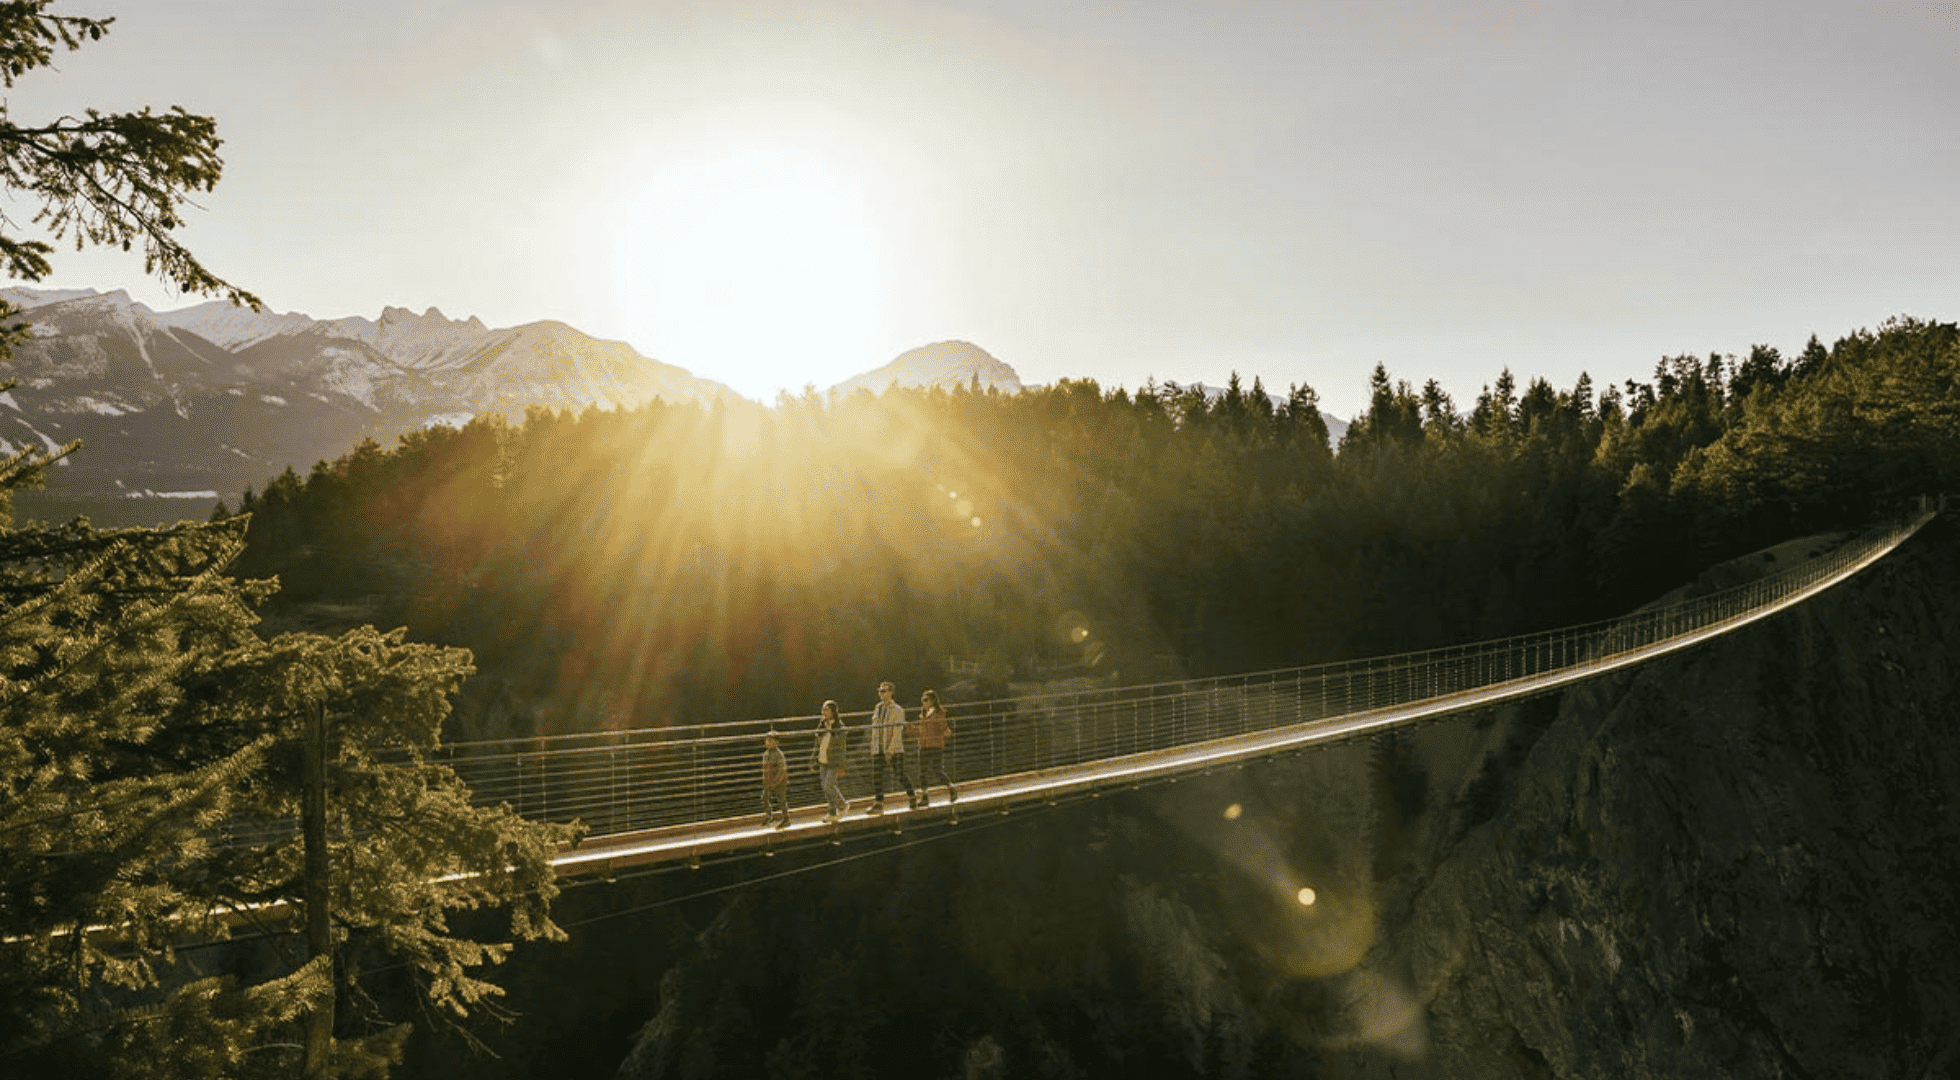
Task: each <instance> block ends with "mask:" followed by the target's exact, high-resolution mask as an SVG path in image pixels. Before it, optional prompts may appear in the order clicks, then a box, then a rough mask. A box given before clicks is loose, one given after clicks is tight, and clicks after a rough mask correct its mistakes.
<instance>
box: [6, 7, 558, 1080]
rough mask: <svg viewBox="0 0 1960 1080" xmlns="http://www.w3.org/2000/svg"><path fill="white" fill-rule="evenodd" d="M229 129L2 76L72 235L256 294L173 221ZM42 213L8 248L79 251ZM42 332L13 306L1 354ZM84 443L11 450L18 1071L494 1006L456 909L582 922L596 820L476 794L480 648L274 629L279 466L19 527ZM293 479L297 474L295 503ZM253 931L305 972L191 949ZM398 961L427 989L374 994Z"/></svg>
mask: <svg viewBox="0 0 1960 1080" xmlns="http://www.w3.org/2000/svg"><path fill="white" fill-rule="evenodd" d="M48 6H49V0H17V2H5V3H0V82H4V83H5V85H7V86H12V85H13V81H14V79H16V78H18V77H20V76H21V75H23V74H25V73H27V72H29V71H32V70H35V69H37V68H42V67H47V66H49V65H50V63H51V60H52V58H53V55H54V53H55V51H56V50H57V49H58V48H67V49H75V48H79V47H81V46H82V45H84V44H86V43H87V42H90V41H94V40H97V39H99V38H101V37H102V35H103V34H104V33H105V32H106V31H107V29H108V27H109V24H110V20H107V19H91V18H79V17H72V16H63V15H55V14H50V13H49V12H48V11H47V8H48ZM219 145H220V142H219V139H218V138H217V134H216V126H215V124H214V123H213V122H212V121H211V120H210V119H209V118H207V117H202V116H196V115H193V114H190V113H187V112H185V111H184V110H182V109H172V110H170V111H169V112H167V113H164V114H161V115H159V114H154V113H152V112H150V111H149V110H147V109H145V110H143V111H141V112H138V113H127V114H103V113H99V112H97V111H95V110H85V112H84V115H83V117H82V118H80V119H77V118H74V117H63V118H61V119H58V120H55V121H51V122H48V123H44V124H36V125H28V126H23V125H20V124H16V123H15V122H14V121H13V119H12V117H11V116H9V115H8V114H7V111H6V106H5V103H4V102H0V188H4V189H5V191H6V192H7V193H8V194H9V195H12V196H14V197H15V199H16V200H17V203H16V204H17V205H18V204H19V203H25V204H28V205H33V206H37V207H38V212H37V213H36V214H35V215H34V217H33V219H32V221H33V223H34V224H36V225H38V226H40V227H41V228H42V229H43V230H44V231H45V232H46V233H47V234H48V235H49V236H51V237H52V238H53V239H55V240H57V241H63V240H66V241H72V242H74V243H76V244H113V245H116V246H120V247H123V248H125V249H127V248H129V247H132V246H139V247H140V248H141V249H142V251H143V255H144V261H145V268H146V270H147V271H148V272H151V273H154V274H157V275H158V276H160V277H162V278H164V279H165V280H168V281H170V282H171V283H173V284H175V285H177V286H178V287H180V288H183V289H186V290H189V291H194V292H205V293H218V294H222V295H225V296H227V297H228V298H230V299H231V300H232V301H233V302H236V303H245V304H251V305H253V306H256V305H257V300H256V298H255V297H253V296H252V295H251V294H250V293H248V292H246V291H244V290H243V289H240V288H238V287H236V286H234V285H231V284H230V283H228V282H226V281H224V280H222V279H220V278H218V277H217V276H216V275H214V274H212V273H211V272H210V271H208V270H207V269H205V267H204V266H203V265H202V264H201V263H200V262H198V260H197V259H196V258H195V257H193V256H192V255H191V253H190V252H189V250H188V249H186V248H185V247H183V245H182V244H181V243H179V242H178V241H177V240H176V239H175V238H174V237H173V236H172V232H173V230H175V229H177V228H178V227H180V226H181V225H182V224H183V219H182V217H181V211H182V207H183V206H184V205H186V198H187V196H189V195H191V194H193V193H195V192H199V191H209V190H211V188H212V187H213V185H215V184H216V182H217V180H218V176H219V173H220V171H221V167H222V162H221V161H220V159H219V157H218V155H217V150H218V147H219ZM14 224H15V223H14V221H13V220H12V219H11V218H9V217H7V216H6V214H5V213H4V211H0V230H5V231H0V265H4V266H5V268H6V269H7V270H8V271H9V272H10V273H11V274H13V275H14V276H16V277H19V278H23V279H26V280H30V281H33V280H38V279H40V278H41V277H43V276H45V275H46V274H47V273H48V272H49V270H50V269H51V268H50V266H49V263H48V259H47V256H48V255H49V254H50V253H52V251H53V250H54V248H53V246H52V245H51V244H49V243H48V242H46V241H45V240H39V239H28V238H20V237H16V236H13V235H8V233H9V232H11V230H12V227H13V226H14ZM12 314H14V311H13V310H12V309H11V308H7V307H6V306H5V305H0V319H6V318H7V317H8V316H10V315H12ZM24 337H25V327H24V326H23V325H21V324H19V323H14V324H11V325H0V361H4V360H5V359H6V358H7V357H8V356H9V355H11V350H12V347H13V346H14V345H15V344H17V343H19V342H20V341H21V340H23V339H24ZM8 388H9V387H8V386H0V391H4V390H6V389H8ZM79 448H80V444H79V443H71V444H70V445H68V446H65V447H61V448H59V449H57V450H53V451H45V450H42V449H41V448H38V447H30V448H28V449H26V450H23V451H20V452H19V453H16V454H14V455H12V456H11V457H9V458H7V459H6V460H4V461H0V1073H4V1074H6V1075H9V1076H53V1075H74V1076H90V1077H97V1076H111V1077H113V1076H130V1077H135V1076H142V1077H224V1076H258V1075H265V1076H287V1075H293V1074H294V1073H296V1072H297V1071H298V1066H299V1065H300V1064H301V1058H300V1055H299V1053H298V1045H299V1044H298V1040H299V1036H300V1031H301V1029H302V1025H303V1024H305V1023H306V1022H307V1021H308V1020H309V1019H310V1018H318V1017H321V1016H330V1015H335V1014H334V1013H332V1012H329V1011H328V1010H329V1007H330V1005H331V1004H332V1003H334V1002H336V1001H337V1000H338V1001H342V1002H345V1003H347V1005H349V1006H358V1007H357V1008H348V1009H343V1010H341V1011H339V1012H338V1014H337V1015H338V1018H339V1022H338V1024H337V1025H336V1027H335V1028H334V1029H333V1030H332V1031H327V1032H325V1033H326V1034H329V1035H335V1036H337V1037H336V1038H333V1039H331V1041H330V1042H326V1043H323V1044H322V1045H323V1047H324V1048H325V1049H326V1050H327V1051H328V1053H327V1054H326V1055H324V1058H323V1060H320V1061H316V1062H312V1063H310V1064H311V1071H313V1072H315V1073H319V1074H326V1073H332V1074H334V1075H342V1076H357V1075H379V1074H381V1073H384V1072H385V1071H386V1068H387V1065H388V1063H389V1062H390V1061H391V1060H392V1059H394V1058H397V1057H398V1056H399V1052H400V1046H401V1042H402V1040H403V1038H404V1037H405V1036H406V1033H407V1030H408V1029H407V1026H406V1025H405V1024H401V1023H399V1022H397V1021H398V1018H397V1017H392V1016H388V1015H384V1014H383V1012H382V1011H381V1009H380V1007H379V1006H378V1005H376V1004H375V1002H376V1001H378V1000H382V999H384V998H385V999H388V1000H399V999H401V998H403V997H414V998H419V999H420V1001H421V1002H422V1003H423V1005H424V1007H425V1009H426V1010H427V1011H429V1012H431V1013H434V1014H437V1015H445V1016H449V1017H452V1018H458V1019H460V1018H464V1017H470V1016H474V1015H480V1014H482V1013H484V1012H486V1011H492V1010H493V1009H494V1004H495V1000H494V999H495V998H496V996H497V993H498V990H497V987H496V986H495V985H493V984H491V983H489V982H487V981H485V980H484V979H482V978H481V976H480V974H479V972H480V969H481V968H482V967H484V966H485V965H487V964H493V963H495V962H496V961H498V960H499V959H501V958H502V956H503V955H504V953H505V952H506V950H507V949H508V946H507V945H504V944H498V943H484V942H479V941H474V940H471V939H469V938H467V937H465V936H463V935H461V934H458V933H455V932H453V931H452V930H450V929H449V925H448V919H449V916H450V915H451V913H453V912H455V911H458V910H461V909H468V908H475V907H479V906H484V905H504V906H508V907H509V908H510V911H511V918H510V931H511V933H512V934H513V935H514V936H516V937H520V938H537V937H556V936H559V933H560V932H559V931H558V929H557V928H556V927H555V926H553V925H552V923H551V921H550V917H549V914H548V907H547V905H548V904H549V901H550V899H551V897H552V896H553V895H554V894H555V891H556V889H555V886H554V884H553V871H552V868H551V862H550V859H551V856H552V854H553V852H554V848H555V845H556V844H557V843H558V842H560V841H562V840H564V839H566V838H568V836H569V835H570V832H569V831H568V830H566V829H563V828H559V827H554V826H545V825H538V824H534V823H530V822H525V821H522V820H520V819H518V818H517V817H515V815H513V814H512V813H511V812H510V811H509V810H508V808H499V809H494V810H490V809H479V808H475V807H472V806H471V805H470V803H469V793H468V791H467V790H466V789H465V787H464V786H463V785H462V783H461V782H460V781H459V780H458V779H457V777H456V776H455V774H454V773H453V772H452V771H450V770H449V769H448V768H447V767H445V766H442V765H440V764H438V763H436V762H434V761H433V760H431V756H432V754H433V753H434V752H435V751H436V750H437V749H438V747H439V745H440V743H439V739H440V731H441V725H442V720H443V718H444V716H445V715H447V713H448V711H449V707H450V704H449V702H450V697H451V695H452V694H453V693H454V692H455V691H456V689H457V687H458V685H459V683H460V681H461V680H462V678H463V677H464V676H465V675H466V674H468V673H469V672H470V671H471V670H472V669H471V657H470V655H469V653H468V652H467V651H466V650H463V649H456V648H445V647H440V646H434V645H424V644H412V643H409V642H408V641H407V640H406V639H405V635H404V633H403V632H401V631H396V632H394V633H386V634H384V633H380V632H377V631H376V630H374V629H373V628H372V627H361V628H359V629H356V630H350V631H348V632H347V633H344V634H342V635H340V636H339V637H332V638H330V637H323V636H319V635H313V634H288V635H283V636H281V637H278V638H275V639H273V640H271V641H266V640H264V639H262V638H261V637H260V636H259V635H258V634H257V633H256V631H255V630H254V624H255V623H256V622H257V615H256V614H255V613H254V611H255V608H256V607H257V606H258V605H259V604H260V603H262V602H263V601H264V600H265V599H266V598H267V597H268V596H269V595H271V593H272V592H273V591H274V590H275V589H276V584H275V583H274V582H272V581H269V580H240V579H238V578H234V577H233V576H231V575H230V574H229V573H228V571H229V569H230V568H231V566H232V564H233V562H234V560H236V559H237V557H238V555H239V553H240V552H241V551H242V550H243V548H244V545H245V535H246V529H247V527H248V524H249V522H250V520H251V518H250V514H249V511H251V510H253V509H254V508H255V506H254V499H253V497H252V496H251V494H250V493H249V492H248V493H247V494H246V497H245V499H244V500H243V501H242V504H241V510H242V511H246V512H245V513H241V514H239V515H237V516H234V517H228V518H224V519H222V520H214V521H212V522H208V523H206V524H202V525H180V526H177V527H174V528H169V529H156V530H149V529H132V530H114V531H103V530H97V529H94V528H92V527H90V526H89V525H88V523H87V522H86V521H84V520H77V521H74V522H71V523H69V524H66V525H60V526H44V525H40V524H33V525H29V526H27V527H24V528H20V529H15V528H13V527H12V522H11V517H10V516H9V514H8V513H7V511H8V509H9V505H10V501H11V500H10V495H11V492H12V491H14V490H16V489H19V488H23V487H30V486H35V485H38V484H39V483H40V482H42V481H43V480H44V479H45V476H46V473H47V468H48V466H49V465H50V464H52V463H54V462H55V461H56V460H58V459H59V458H61V457H62V456H65V455H66V454H69V453H72V452H74V451H76V450H77V449H79ZM290 486H291V487H292V488H294V489H295V490H294V491H287V490H285V489H283V488H278V487H277V485H275V489H276V490H269V491H268V493H267V494H268V496H269V498H268V500H267V501H268V502H269V503H282V502H290V501H292V496H294V495H296V494H297V488H298V484H297V480H296V478H295V481H294V483H293V484H292V485H290ZM272 496H277V498H271V497H272ZM308 714H314V715H323V716H324V718H325V725H324V726H325V727H326V729H327V730H328V732H329V736H328V739H327V746H326V751H327V752H326V765H325V771H326V774H327V785H326V787H327V790H328V791H330V793H331V794H330V797H329V798H328V799H327V811H326V814H325V815H324V822H325V826H326V835H327V838H328V844H329V850H328V859H327V864H328V866H329V867H330V868H331V880H330V882H328V883H327V891H326V896H327V903H326V905H325V906H326V907H328V908H330V909H331V921H330V922H329V923H328V924H327V933H326V934H324V935H323V938H324V941H323V942H322V946H323V947H322V948H321V950H320V951H319V952H318V953H317V954H316V955H312V956H310V957H309V956H307V955H303V954H301V953H300V952H298V951H296V950H295V949H294V948H293V947H292V946H293V944H294V942H293V940H292V939H293V938H294V937H295V935H296V933H297V928H298V927H300V926H302V925H304V923H305V917H306V916H307V915H309V914H315V913H317V912H318V911H319V907H320V906H319V905H316V906H315V909H314V911H313V912H309V911H308V910H307V909H306V902H305V896H306V892H307V890H306V889H305V888H304V885H305V882H304V880H303V870H302V868H303V864H304V862H305V860H304V859H303V857H302V841H301V839H300V837H299V836H298V835H297V832H296V830H295V829H294V828H293V826H292V824H291V822H292V821H293V819H294V818H295V817H296V816H297V815H298V813H299V809H300V802H301V775H300V774H301V770H300V767H299V765H300V761H301V759H302V757H303V756H304V755H303V753H302V751H301V747H300V739H299V735H300V732H301V730H302V729H303V726H304V725H302V723H301V719H302V717H305V716H307V715H308ZM239 934H245V935H252V936H258V937H261V938H263V939H264V940H265V941H266V942H267V944H269V945H270V946H271V947H272V949H273V951H274V952H276V953H278V954H279V955H281V956H283V957H285V958H286V962H285V964H284V969H283V970H281V971H278V972H273V973H270V974H266V975H264V976H262V977H258V978H256V979H241V978H234V977H224V978H207V977H201V976H199V975H197V974H196V972H197V970H198V968H197V967H195V966H194V965H192V964H190V963H187V962H186V955H187V950H189V949H193V948H196V947H198V946H200V945H203V944H206V943H209V942H216V941H224V940H226V939H228V938H231V937H232V936H234V935H239ZM389 968H392V969H394V970H396V971H399V972H401V973H402V974H401V975H396V976H393V977H394V978H395V979H396V980H398V981H403V982H408V983H412V984H413V987H414V991H415V992H414V993H413V994H412V995H402V994H387V995H375V994H371V993H369V992H368V991H367V989H366V987H367V986H368V985H370V984H371V983H373V982H374V973H385V972H386V969H389Z"/></svg>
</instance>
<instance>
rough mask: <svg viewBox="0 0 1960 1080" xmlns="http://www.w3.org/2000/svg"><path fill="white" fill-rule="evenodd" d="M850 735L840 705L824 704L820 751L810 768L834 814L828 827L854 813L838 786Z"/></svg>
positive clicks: (819, 716)
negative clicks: (845, 748)
mask: <svg viewBox="0 0 1960 1080" xmlns="http://www.w3.org/2000/svg"><path fill="white" fill-rule="evenodd" d="M848 732H849V729H848V728H846V727H845V726H844V721H842V720H840V719H838V716H837V703H836V702H835V701H826V702H824V703H823V708H821V709H819V710H818V711H817V749H816V752H815V753H813V754H811V755H810V765H811V767H812V768H814V769H816V770H817V777H818V779H819V780H821V781H822V783H823V797H824V801H825V802H827V803H829V804H830V815H829V816H828V817H825V818H824V819H823V821H824V824H826V825H830V824H834V823H835V822H836V821H837V819H838V818H841V817H843V816H844V815H845V814H847V813H850V810H851V801H850V800H849V799H846V798H845V797H844V790H843V789H842V788H841V787H839V786H838V785H837V781H838V780H840V779H842V778H843V776H844V743H845V740H846V738H847V737H848Z"/></svg>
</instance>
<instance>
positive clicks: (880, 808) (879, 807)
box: [864, 802, 885, 817]
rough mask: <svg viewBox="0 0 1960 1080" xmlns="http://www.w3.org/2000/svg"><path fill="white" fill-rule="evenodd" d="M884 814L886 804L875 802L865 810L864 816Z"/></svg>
mask: <svg viewBox="0 0 1960 1080" xmlns="http://www.w3.org/2000/svg"><path fill="white" fill-rule="evenodd" d="M884 812H885V804H884V803H881V802H875V803H872V804H871V805H870V806H868V807H866V808H865V810H864V816H865V817H870V816H871V815H873V814H882V813H884Z"/></svg>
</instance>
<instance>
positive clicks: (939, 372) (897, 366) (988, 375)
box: [831, 341, 1021, 394]
mask: <svg viewBox="0 0 1960 1080" xmlns="http://www.w3.org/2000/svg"><path fill="white" fill-rule="evenodd" d="M976 377H977V378H978V379H979V380H980V388H981V389H982V390H985V389H987V388H989V387H992V388H993V389H996V390H999V391H1000V392H1001V393H1003V394H1018V393H1020V392H1021V376H1020V375H1019V374H1017V373H1016V372H1015V371H1014V369H1013V368H1012V367H1009V366H1008V365H1007V364H1006V363H1003V362H1002V361H1000V360H996V359H994V357H993V356H992V355H991V354H989V353H988V352H987V350H985V349H983V348H981V347H980V346H978V345H975V344H972V343H971V342H966V341H941V342H936V343H934V344H931V345H921V346H920V347H918V348H916V349H911V350H908V351H906V352H903V353H900V354H899V356H898V358H897V359H896V360H893V361H892V362H891V363H889V364H886V365H885V366H884V367H881V368H878V369H877V370H875V371H867V372H865V373H864V374H862V375H858V376H854V377H852V378H849V379H846V380H844V381H843V382H840V383H838V384H837V385H836V386H833V387H831V390H833V391H834V392H836V393H838V394H850V393H855V392H856V391H858V390H869V391H871V392H872V393H874V394H880V393H883V392H884V391H885V390H886V389H887V388H889V387H890V386H891V385H892V384H893V383H897V384H898V385H900V386H944V387H946V388H948V389H951V388H953V387H955V386H971V385H972V384H973V380H974V379H975V378H976Z"/></svg>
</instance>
